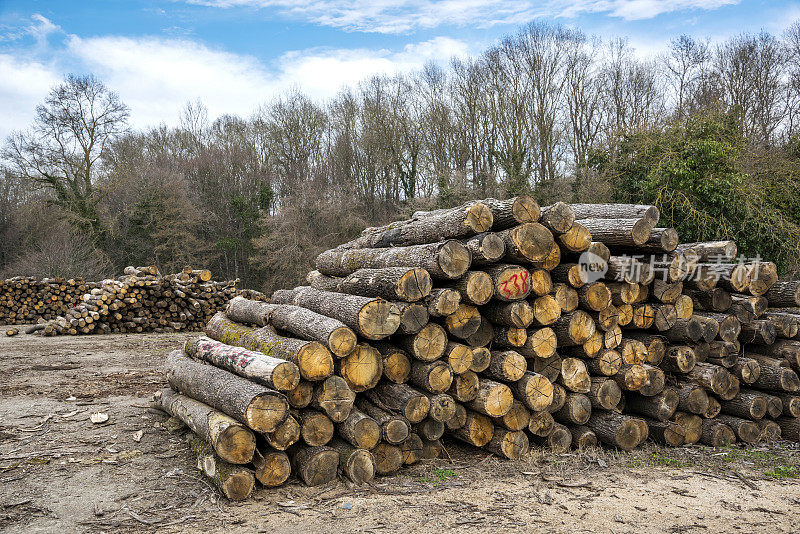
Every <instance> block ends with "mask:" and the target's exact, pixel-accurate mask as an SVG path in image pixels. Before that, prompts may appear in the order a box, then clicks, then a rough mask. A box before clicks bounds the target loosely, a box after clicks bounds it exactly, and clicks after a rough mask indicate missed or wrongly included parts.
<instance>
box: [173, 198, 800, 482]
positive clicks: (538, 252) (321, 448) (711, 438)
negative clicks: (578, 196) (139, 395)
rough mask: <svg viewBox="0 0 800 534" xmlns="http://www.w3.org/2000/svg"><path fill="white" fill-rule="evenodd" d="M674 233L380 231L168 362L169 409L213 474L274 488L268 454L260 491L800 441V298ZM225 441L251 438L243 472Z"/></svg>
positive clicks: (481, 222) (634, 215)
mask: <svg viewBox="0 0 800 534" xmlns="http://www.w3.org/2000/svg"><path fill="white" fill-rule="evenodd" d="M658 219H659V213H658V210H657V209H656V208H655V207H654V206H640V205H623V204H613V205H609V204H593V205H592V204H586V205H583V204H582V205H573V206H568V205H566V204H563V203H556V204H554V205H552V206H546V207H541V208H540V206H538V204H537V203H536V202H535V201H534V200H533V199H531V198H530V197H524V196H523V197H517V198H514V199H510V200H504V201H498V200H494V199H487V200H484V201H477V202H470V203H468V204H465V205H463V206H459V207H457V208H453V209H448V210H437V211H433V212H418V213H415V214H414V216H413V217H412V218H411V219H409V220H406V221H398V222H396V223H392V224H390V225H387V226H385V227H380V228H369V229H367V230H365V231H364V233H363V234H362V236H361V237H359V238H358V239H355V240H353V241H351V242H348V243H345V244H343V245H341V246H340V247H338V248H336V249H332V250H328V251H325V252H323V253H322V254H320V255H319V257H318V258H317V260H316V270H315V271H313V272H311V273H309V275H308V277H307V282H308V285H306V286H301V287H296V288H293V289H287V290H279V291H276V292H275V293H274V294H273V295H272V297H271V298H270V301H269V302H258V301H254V300H251V299H246V298H242V297H237V298H234V299H232V300H231V302H230V303H229V304H228V306H227V308H226V310H225V312H219V313H217V314H215V315H214V316H213V317H212V318H211V319H210V321H209V322H208V324H207V325H206V328H205V334H206V336H205V337H200V338H192V339H190V340H189V341H188V342H187V343H186V345H185V347H184V350H183V352H182V353H181V352H177V353H175V354H173V355H171V356H170V358H169V361H168V368H169V371H168V373H169V377H170V384H171V385H172V387H173V389H174V390H175V391H172V390H165V391H164V392H163V393H162V394H161V395H160V400H158V402H157V404H158V405H159V406H161V407H162V408H163V409H164V410H165V411H167V412H169V413H170V414H172V415H173V416H176V417H179V418H181V419H183V420H184V421H185V422H186V423H187V424H188V425H189V426H190V427H192V429H193V430H194V431H195V434H196V435H197V436H199V438H201V439H202V440H203V442H204V443H205V445H203V446H202V447H200V450H202V451H206V452H204V453H203V454H205V455H206V456H205V457H211V458H213V461H212V464H213V462H217V463H220V462H228V463H230V464H231V465H236V466H242V465H246V466H248V467H247V469H246V470H247V471H248V472H251V473H253V476H254V477H255V478H257V479H259V480H261V479H260V478H259V476H260V475H259V472H262V473H263V469H262V468H261V467H259V466H263V465H264V462H265V461H266V460H264V458H269V459H270V460H269V464H270V465H271V466H274V467H271V471H270V473H272V475H271V477H269V482H268V483H265V482H263V481H262V484H264V485H275V484H278V483H280V481H282V480H285V479H286V477H288V476H289V474H290V472H294V473H296V474H297V475H298V476H299V477H300V478H301V479H302V480H303V481H304V482H305V483H307V484H317V483H322V482H325V481H328V480H331V479H332V478H333V477H334V476H335V475H336V473H337V472H338V473H341V474H343V475H345V476H347V477H348V478H350V479H351V480H353V481H355V482H363V481H366V480H369V479H370V478H371V477H372V476H374V475H375V474H378V475H383V474H387V473H392V472H394V471H396V470H398V469H399V468H400V467H401V466H402V465H404V464H411V463H414V462H417V461H419V460H420V459H422V458H433V457H436V456H438V455H439V454H441V452H442V450H443V447H442V441H441V439H442V437H443V436H445V435H447V436H449V437H451V438H454V439H456V440H458V441H461V442H465V443H468V444H470V445H472V446H475V447H481V448H484V449H486V450H487V451H490V452H492V453H494V454H497V455H500V456H502V457H505V458H509V459H515V458H520V457H522V456H524V455H526V454H527V453H528V451H529V449H530V447H531V446H532V445H534V446H545V447H549V448H551V449H553V450H554V451H563V450H565V449H568V448H569V447H571V446H572V447H587V446H592V445H597V444H602V445H606V446H610V447H615V448H619V449H622V450H630V449H632V448H634V447H637V446H639V445H641V444H642V443H643V442H645V441H646V440H647V439H651V440H653V441H656V442H658V443H662V444H666V445H671V446H681V445H685V444H692V443H697V442H700V443H703V444H706V445H711V446H721V445H725V444H728V443H732V442H735V441H741V442H745V443H752V442H755V441H760V440H774V439H779V438H784V439H790V440H794V441H798V440H800V418H799V417H800V379H798V375H797V372H799V371H800V334H798V324H799V323H800V283H798V282H777V271H776V269H775V265H774V264H772V263H769V262H752V263H748V262H736V260H735V258H736V254H737V251H736V245H735V243H733V242H730V241H724V242H708V243H686V244H682V245H679V243H678V238H677V234H676V232H675V231H674V230H673V229H671V228H660V227H658V226H657V225H658ZM776 282H777V283H776ZM206 375H207V376H206ZM222 375H225V376H224V378H223V376H222ZM195 381H196V382H195ZM226 381H227V382H226ZM228 382H230V384H231V385H230V386H227V385H226V386H225V387H224V388H223V387H222V386H223V384H227V383H228ZM234 383H235V384H236V385H234ZM256 386H257V387H256ZM176 398H177V399H178V400H180V402H182V403H183V405H185V406H189V407H184V408H175V407H174V405H175V403H176V402H177V401H176V400H175V399H176ZM165 399H166V400H165ZM262 399H263V400H262ZM278 399H283V400H284V401H285V404H281V405H280V406H279V404H280V403H279V402H278ZM267 401H269V402H270V403H271V406H272V404H274V406H272V407H271V408H270V411H269V415H270V418H269V424H267V425H266V426H265V425H264V424H263V423H258V424H259V425H261V426H260V427H258V428H257V427H256V424H255V423H252V422H250V421H249V420H248V417H249V416H248V415H247V414H248V410H254V408H253V406H254V405H255V404H254V403H257V402H267ZM193 403H194V404H193ZM190 412H191V413H190ZM194 413H197V414H198V415H193V414H194ZM200 414H201V415H202V417H200ZM209 414H213V417H214V418H215V419H214V421H215V423H214V424H215V425H220V426H219V427H218V428H216V429H212V428H209V424H206V423H204V421H209V420H211V417H212V416H211V415H209ZM278 415H280V416H281V417H283V419H280V420H279V418H278ZM198 420H200V421H201V423H202V424H200V423H198V422H197V421H198ZM272 424H275V427H274V428H272V427H271V426H270V425H272ZM192 425H194V426H192ZM204 425H205V426H204ZM229 429H234V430H229ZM248 429H249V430H248ZM227 432H231V433H235V434H236V435H237V436H238V435H239V434H242V435H247V438H246V439H245V438H244V437H240V440H239V441H237V442H236V443H237V444H239V443H240V442H241V444H240V445H237V447H240V448H236V452H237V453H242V451H244V453H243V454H241V455H240V456H236V457H235V458H233V459H232V454H231V452H230V451H231V449H233V448H234V445H232V444H231V443H228V441H226V440H224V439H223V438H222V437H221V436H222V435H223V434H224V433H227ZM248 432H249V434H248ZM230 439H231V440H232V439H233V438H230ZM209 447H210V448H209ZM244 447H246V449H244ZM209 450H211V451H213V453H209V452H208V451H209ZM259 469H261V471H259ZM226 472H231V473H240V472H241V468H237V469H230V470H228V471H226ZM212 478H213V477H212ZM215 481H216V480H215ZM216 482H217V483H218V485H220V487H223V486H224V484H225V481H216ZM251 486H252V485H250V486H247V487H251ZM236 487H239V486H236ZM226 491H227V490H225V489H224V487H223V492H226ZM245 493H248V492H242V493H240V494H237V495H236V498H243V497H245V496H246V495H245ZM227 494H228V493H226V495H227Z"/></svg>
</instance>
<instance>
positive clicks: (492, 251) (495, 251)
mask: <svg viewBox="0 0 800 534" xmlns="http://www.w3.org/2000/svg"><path fill="white" fill-rule="evenodd" d="M461 244H462V245H464V246H465V247H467V250H469V251H470V253H471V254H472V265H474V266H479V265H488V264H490V263H495V262H497V261H499V260H500V258H502V257H503V256H504V255H505V253H506V244H505V242H504V241H503V240H502V239H501V238H500V237H499V236H498V235H497V234H495V233H492V232H483V233H482V234H478V235H475V236H472V237H468V238H466V239H462V240H461Z"/></svg>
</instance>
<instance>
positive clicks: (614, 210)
mask: <svg viewBox="0 0 800 534" xmlns="http://www.w3.org/2000/svg"><path fill="white" fill-rule="evenodd" d="M569 206H570V208H572V211H573V212H574V213H575V218H576V219H578V220H580V219H645V220H647V221H649V222H650V223H651V224H652V226H655V225H656V224H657V223H658V218H659V217H660V213H659V211H658V208H657V207H655V206H649V205H645V204H570V205H569Z"/></svg>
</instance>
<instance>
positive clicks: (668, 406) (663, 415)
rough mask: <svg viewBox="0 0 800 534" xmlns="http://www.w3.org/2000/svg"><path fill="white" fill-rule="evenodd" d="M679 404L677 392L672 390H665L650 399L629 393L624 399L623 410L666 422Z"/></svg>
mask: <svg viewBox="0 0 800 534" xmlns="http://www.w3.org/2000/svg"><path fill="white" fill-rule="evenodd" d="M679 402H680V398H679V396H678V392H677V391H676V390H674V389H672V388H666V389H664V391H662V392H661V393H659V394H658V395H655V396H652V397H645V396H643V395H640V394H638V393H631V394H629V395H627V396H626V397H625V410H626V411H631V412H633V413H636V414H640V415H646V416H647V417H651V418H653V419H656V420H658V421H667V420H669V419H670V418H672V416H673V415H674V414H675V411H676V410H677V409H678V404H679Z"/></svg>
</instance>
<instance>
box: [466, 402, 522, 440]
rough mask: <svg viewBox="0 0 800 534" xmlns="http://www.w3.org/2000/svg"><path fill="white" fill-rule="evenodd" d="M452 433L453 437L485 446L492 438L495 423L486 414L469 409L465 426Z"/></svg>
mask: <svg viewBox="0 0 800 534" xmlns="http://www.w3.org/2000/svg"><path fill="white" fill-rule="evenodd" d="M509 409H510V403H509ZM498 417H499V416H498ZM452 434H453V437H455V438H458V439H460V440H461V441H464V442H466V443H469V444H470V445H472V446H473V447H483V446H484V445H486V444H487V443H489V442H490V441H491V440H492V436H493V435H494V425H493V424H492V420H491V419H489V418H488V417H486V416H485V415H483V414H480V413H475V412H473V411H470V410H467V419H466V422H465V423H464V426H462V427H461V428H458V429H456V430H454V431H453V432H452Z"/></svg>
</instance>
